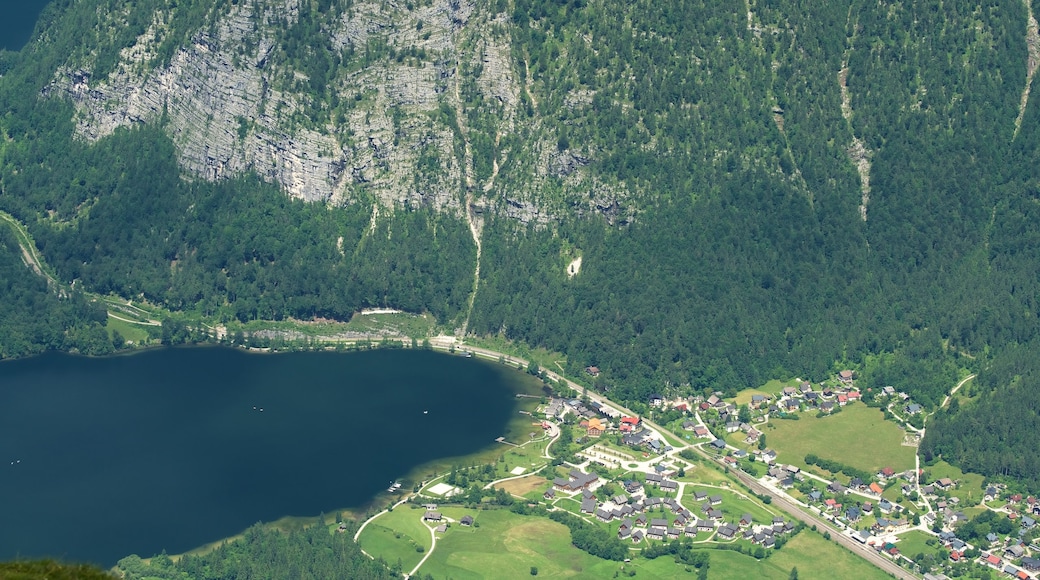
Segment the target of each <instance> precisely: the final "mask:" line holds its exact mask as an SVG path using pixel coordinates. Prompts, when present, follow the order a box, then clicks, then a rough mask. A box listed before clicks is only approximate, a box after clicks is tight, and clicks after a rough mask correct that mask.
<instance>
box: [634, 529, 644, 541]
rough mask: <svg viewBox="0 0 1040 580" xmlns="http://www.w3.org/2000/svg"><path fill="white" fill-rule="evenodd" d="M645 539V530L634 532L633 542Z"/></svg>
mask: <svg viewBox="0 0 1040 580" xmlns="http://www.w3.org/2000/svg"><path fill="white" fill-rule="evenodd" d="M642 541H643V530H636V531H634V532H632V543H633V544H638V543H639V542H642Z"/></svg>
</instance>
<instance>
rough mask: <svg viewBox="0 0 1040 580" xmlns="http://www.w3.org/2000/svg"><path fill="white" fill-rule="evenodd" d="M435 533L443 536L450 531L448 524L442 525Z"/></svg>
mask: <svg viewBox="0 0 1040 580" xmlns="http://www.w3.org/2000/svg"><path fill="white" fill-rule="evenodd" d="M433 531H435V532H437V533H438V534H443V533H444V532H446V531H448V524H441V525H439V526H437V527H436V528H434V529H433Z"/></svg>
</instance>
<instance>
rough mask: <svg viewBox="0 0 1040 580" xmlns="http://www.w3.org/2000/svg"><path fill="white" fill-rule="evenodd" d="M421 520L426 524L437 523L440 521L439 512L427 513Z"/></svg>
mask: <svg viewBox="0 0 1040 580" xmlns="http://www.w3.org/2000/svg"><path fill="white" fill-rule="evenodd" d="M423 520H425V521H428V522H439V521H441V512H435V511H429V510H427V511H426V513H424V514H423Z"/></svg>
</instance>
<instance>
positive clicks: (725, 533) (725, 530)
mask: <svg viewBox="0 0 1040 580" xmlns="http://www.w3.org/2000/svg"><path fill="white" fill-rule="evenodd" d="M731 525H732V524H726V525H724V526H722V527H721V528H719V535H720V536H722V537H723V538H726V539H727V540H731V539H733V536H735V535H736V534H737V528H733V527H730V526H731Z"/></svg>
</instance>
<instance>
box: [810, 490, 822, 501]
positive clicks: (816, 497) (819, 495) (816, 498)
mask: <svg viewBox="0 0 1040 580" xmlns="http://www.w3.org/2000/svg"><path fill="white" fill-rule="evenodd" d="M822 497H823V493H821V492H820V491H818V490H813V491H811V492H809V499H810V500H811V501H820V498H822Z"/></svg>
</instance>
